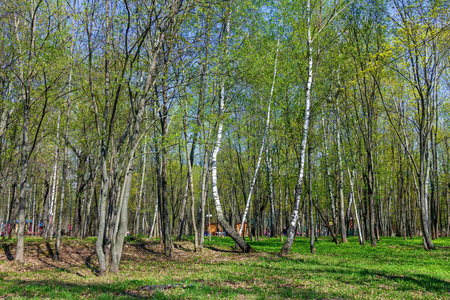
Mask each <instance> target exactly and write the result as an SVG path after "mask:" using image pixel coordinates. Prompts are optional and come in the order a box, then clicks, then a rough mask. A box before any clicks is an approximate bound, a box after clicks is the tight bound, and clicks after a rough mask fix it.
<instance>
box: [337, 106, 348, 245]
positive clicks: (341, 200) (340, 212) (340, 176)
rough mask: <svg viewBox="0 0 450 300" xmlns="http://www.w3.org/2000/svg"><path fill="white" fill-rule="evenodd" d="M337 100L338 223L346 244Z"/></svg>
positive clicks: (339, 120)
mask: <svg viewBox="0 0 450 300" xmlns="http://www.w3.org/2000/svg"><path fill="white" fill-rule="evenodd" d="M338 101H339V98H338V97H336V107H335V111H336V123H337V124H336V127H337V128H336V133H337V137H336V140H337V152H338V165H339V180H338V187H339V221H340V222H339V223H340V225H341V234H342V243H347V229H346V227H345V207H344V206H345V203H344V169H343V166H342V149H341V148H342V141H341V117H340V115H339V102H338Z"/></svg>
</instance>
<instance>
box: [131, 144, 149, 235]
mask: <svg viewBox="0 0 450 300" xmlns="http://www.w3.org/2000/svg"><path fill="white" fill-rule="evenodd" d="M146 152H147V143H144V159H143V162H142V164H143V165H142V177H141V187H140V188H139V200H138V207H137V209H136V214H135V222H136V223H135V226H134V231H135V232H134V234H136V235H139V216H140V214H141V202H142V193H143V191H144V178H145V166H146V164H147V154H146Z"/></svg>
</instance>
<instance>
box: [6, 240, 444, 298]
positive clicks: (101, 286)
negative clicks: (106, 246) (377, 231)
mask: <svg viewBox="0 0 450 300" xmlns="http://www.w3.org/2000/svg"><path fill="white" fill-rule="evenodd" d="M188 239H189V238H188ZM30 242H31V241H30ZM94 242H95V239H89V240H87V241H80V240H76V239H70V240H65V243H69V244H73V245H74V247H75V246H76V245H82V246H83V247H85V246H86V243H88V244H89V243H90V244H93V243H94ZM142 243H145V240H144V239H143V238H142V239H141V238H136V239H135V238H128V239H127V245H129V246H130V249H131V248H132V247H133V245H138V244H142ZM249 243H250V244H251V245H252V247H254V248H255V249H256V250H257V251H258V253H256V254H250V255H249V254H243V253H239V252H235V251H234V249H233V248H234V242H233V241H232V240H231V239H230V238H228V237H226V238H220V237H219V238H216V237H213V239H212V241H211V242H209V241H207V240H206V241H205V246H206V247H207V248H208V249H207V250H205V254H204V255H203V256H202V255H200V254H195V253H193V252H190V250H189V249H187V248H186V247H187V246H190V242H186V241H185V242H183V243H182V244H180V245H181V246H182V247H183V249H184V250H183V252H180V253H183V255H185V257H184V258H183V260H177V259H172V260H170V259H165V258H164V257H163V256H162V255H161V254H158V253H156V254H155V253H150V252H149V253H147V254H146V256H144V257H141V258H143V259H140V260H139V261H140V262H136V261H133V260H132V259H126V260H123V261H122V265H121V270H120V273H119V274H116V275H107V276H104V277H97V276H96V275H95V274H94V273H93V272H92V270H91V269H89V268H88V267H87V266H86V265H84V264H80V265H74V266H73V267H69V268H67V267H65V268H58V263H54V265H55V268H50V269H45V270H35V271H33V272H31V271H27V266H24V267H22V268H21V269H18V268H17V267H15V268H13V267H12V266H13V264H14V263H13V262H6V263H2V264H0V268H1V273H0V285H1V286H2V288H1V289H0V297H2V296H11V297H17V298H36V299H41V298H53V299H79V298H90V297H92V298H98V299H136V297H150V296H151V297H154V298H156V299H186V298H188V299H216V298H224V299H267V298H275V299H283V298H321V299H324V298H325V299H329V298H345V299H347V298H354V299H376V298H379V299H386V298H388V299H408V298H428V299H448V298H450V239H448V238H440V239H438V240H436V241H435V245H436V247H437V250H435V251H430V252H427V251H425V250H424V249H423V247H422V241H421V239H420V238H417V239H413V240H408V241H404V240H403V239H402V238H382V240H381V241H380V242H378V246H377V247H375V248H372V247H370V246H360V245H359V243H358V242H357V238H353V237H351V238H350V239H349V243H347V244H340V245H335V244H333V243H332V241H331V239H330V238H319V240H318V241H317V242H316V249H317V254H316V255H312V254H310V253H309V240H308V239H307V238H297V239H296V241H295V243H294V245H293V248H292V251H291V254H290V255H289V256H288V257H280V256H278V252H279V250H280V248H281V246H282V242H280V240H279V238H270V239H269V238H263V239H261V240H259V241H253V242H249ZM80 247H81V246H80ZM152 247H157V243H153V246H152ZM266 253H267V254H266ZM92 259H93V264H94V265H95V255H94V256H93V258H92ZM168 284H175V288H172V289H167V290H154V291H140V290H139V288H140V287H143V286H147V285H150V286H156V285H157V286H167V285H168Z"/></svg>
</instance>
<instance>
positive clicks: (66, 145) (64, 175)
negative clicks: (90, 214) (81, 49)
mask: <svg viewBox="0 0 450 300" xmlns="http://www.w3.org/2000/svg"><path fill="white" fill-rule="evenodd" d="M72 47H73V44H72ZM72 49H73V48H72ZM71 81H72V70H70V72H69V90H70V89H71ZM70 109H71V102H70V95H69V96H68V98H67V117H66V118H67V119H66V128H65V132H64V154H63V155H64V156H63V165H62V178H61V193H60V201H59V219H58V225H57V228H56V243H55V258H56V260H59V248H60V244H61V227H62V217H63V206H64V196H65V184H66V178H67V156H68V148H69V139H68V137H69V124H70Z"/></svg>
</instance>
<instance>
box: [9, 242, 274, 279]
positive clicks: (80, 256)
mask: <svg viewBox="0 0 450 300" xmlns="http://www.w3.org/2000/svg"><path fill="white" fill-rule="evenodd" d="M4 245H5V246H4V247H3V249H8V250H7V251H1V252H0V261H3V263H1V264H0V273H1V274H7V273H8V271H15V272H25V271H28V272H29V271H36V270H40V271H42V270H55V269H57V270H60V271H61V270H67V271H68V272H70V273H74V274H76V275H78V276H79V277H87V276H89V274H90V275H92V273H95V269H96V268H97V255H96V253H95V244H94V243H92V242H84V241H82V240H63V241H62V244H61V250H60V260H59V261H56V260H54V259H53V257H54V249H55V248H54V247H55V245H54V241H50V242H49V243H46V242H44V241H42V240H36V241H27V242H26V243H25V264H16V263H15V262H14V260H13V258H14V257H15V252H16V247H15V244H12V243H4ZM267 255H269V254H267V253H251V254H246V253H243V252H240V251H232V250H226V249H218V248H204V249H203V250H202V252H194V247H193V244H192V243H191V242H189V241H181V242H175V243H174V249H173V257H172V258H168V257H166V256H165V255H164V246H163V245H161V244H159V243H156V242H154V241H151V240H148V241H139V242H125V243H124V246H123V252H122V262H125V261H131V262H132V263H133V264H135V265H139V264H144V263H145V264H148V263H149V262H174V263H188V262H198V263H212V264H215V263H226V262H230V261H233V262H236V261H242V262H244V261H245V262H248V261H252V260H257V259H258V258H261V257H265V256H267ZM69 270H70V271H69Z"/></svg>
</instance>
